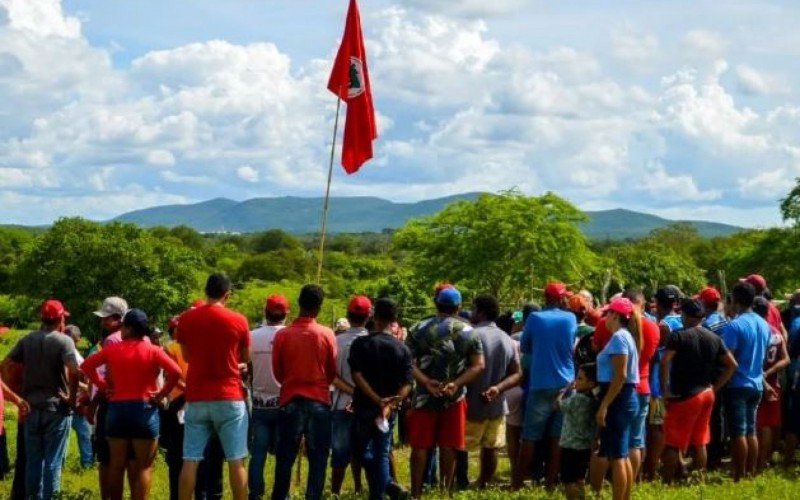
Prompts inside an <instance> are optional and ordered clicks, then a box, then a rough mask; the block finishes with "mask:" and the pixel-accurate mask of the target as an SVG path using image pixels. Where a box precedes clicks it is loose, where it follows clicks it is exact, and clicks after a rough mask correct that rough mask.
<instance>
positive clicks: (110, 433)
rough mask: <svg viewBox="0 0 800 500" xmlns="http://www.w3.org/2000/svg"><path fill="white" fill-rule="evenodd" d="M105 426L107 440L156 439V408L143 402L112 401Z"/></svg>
mask: <svg viewBox="0 0 800 500" xmlns="http://www.w3.org/2000/svg"><path fill="white" fill-rule="evenodd" d="M105 426H106V428H105V435H106V437H107V438H109V439H158V431H159V427H160V419H159V417H158V407H157V406H155V405H152V404H150V403H148V402H145V401H117V402H113V401H112V402H110V403H108V409H107V411H106V422H105Z"/></svg>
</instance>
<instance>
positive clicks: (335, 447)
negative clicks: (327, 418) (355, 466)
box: [331, 410, 353, 469]
mask: <svg viewBox="0 0 800 500" xmlns="http://www.w3.org/2000/svg"><path fill="white" fill-rule="evenodd" d="M352 426H353V414H352V413H350V412H349V411H346V410H335V411H333V412H331V467H333V468H334V469H344V468H346V467H347V466H348V465H350V459H351V456H352V450H351V447H350V435H351V427H352Z"/></svg>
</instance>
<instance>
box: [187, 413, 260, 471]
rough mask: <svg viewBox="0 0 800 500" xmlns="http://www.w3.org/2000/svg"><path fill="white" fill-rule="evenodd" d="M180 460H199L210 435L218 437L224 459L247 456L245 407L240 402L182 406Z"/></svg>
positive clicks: (201, 458) (229, 459) (238, 458)
mask: <svg viewBox="0 0 800 500" xmlns="http://www.w3.org/2000/svg"><path fill="white" fill-rule="evenodd" d="M184 422H185V425H184V434H183V436H184V437H183V459H184V460H188V461H190V462H200V461H202V460H203V452H204V451H205V449H206V444H208V440H209V439H210V438H211V435H212V434H216V435H217V437H219V440H220V443H222V450H223V451H224V452H225V459H226V460H228V461H232V460H241V459H243V458H245V457H247V428H248V418H247V406H246V405H245V402H244V401H195V402H191V403H186V412H185V414H184Z"/></svg>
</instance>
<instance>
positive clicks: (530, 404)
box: [522, 389, 564, 441]
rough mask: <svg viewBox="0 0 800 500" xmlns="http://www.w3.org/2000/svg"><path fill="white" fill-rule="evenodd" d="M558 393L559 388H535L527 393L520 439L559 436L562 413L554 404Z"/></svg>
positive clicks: (528, 439)
mask: <svg viewBox="0 0 800 500" xmlns="http://www.w3.org/2000/svg"><path fill="white" fill-rule="evenodd" d="M559 393H561V389H537V390H532V391H530V392H529V393H528V399H527V400H526V401H525V418H524V421H523V424H522V439H524V440H525V441H538V440H540V439H542V438H543V437H550V438H558V437H561V427H562V425H563V423H564V414H563V413H561V411H559V410H557V409H556V407H555V405H554V403H555V401H556V398H557V397H558V395H559Z"/></svg>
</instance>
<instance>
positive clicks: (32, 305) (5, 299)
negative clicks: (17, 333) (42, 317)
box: [0, 295, 39, 328]
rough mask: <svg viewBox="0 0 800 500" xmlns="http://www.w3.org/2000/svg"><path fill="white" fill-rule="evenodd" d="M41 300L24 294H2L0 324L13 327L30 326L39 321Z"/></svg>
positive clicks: (0, 297) (0, 299) (0, 296)
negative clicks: (38, 311) (38, 309)
mask: <svg viewBox="0 0 800 500" xmlns="http://www.w3.org/2000/svg"><path fill="white" fill-rule="evenodd" d="M38 305H39V301H36V300H33V299H31V298H29V297H26V296H24V295H16V296H12V295H0V325H3V326H8V327H12V328H28V327H32V326H34V325H35V324H36V323H37V322H38V321H39V318H38V314H37V309H36V308H37V306H38Z"/></svg>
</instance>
